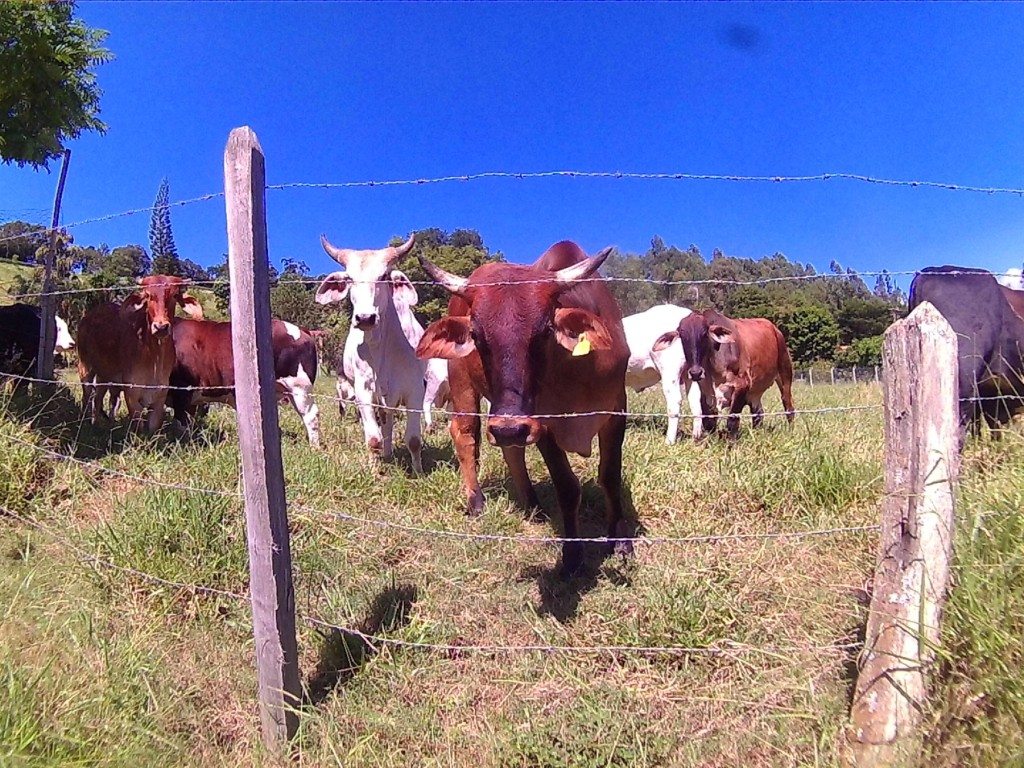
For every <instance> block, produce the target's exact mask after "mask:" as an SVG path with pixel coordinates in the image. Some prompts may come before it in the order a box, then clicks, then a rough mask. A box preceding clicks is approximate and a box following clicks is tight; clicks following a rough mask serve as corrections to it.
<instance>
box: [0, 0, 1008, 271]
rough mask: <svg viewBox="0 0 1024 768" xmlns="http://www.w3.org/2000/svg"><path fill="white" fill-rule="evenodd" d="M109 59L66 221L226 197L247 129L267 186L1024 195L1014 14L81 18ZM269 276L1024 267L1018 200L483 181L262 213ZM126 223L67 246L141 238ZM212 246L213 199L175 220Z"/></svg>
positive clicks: (275, 198) (311, 13)
mask: <svg viewBox="0 0 1024 768" xmlns="http://www.w3.org/2000/svg"><path fill="white" fill-rule="evenodd" d="M78 13H79V15H80V16H82V17H83V18H84V19H85V20H86V21H87V23H89V24H90V25H93V26H98V27H101V28H104V29H107V30H109V31H110V37H109V39H108V41H107V46H108V47H109V48H110V49H111V50H112V51H113V52H114V53H115V54H116V56H117V59H116V61H114V62H113V63H111V64H108V65H105V66H103V67H100V68H99V70H98V76H99V80H100V83H101V85H102V87H103V89H104V91H105V93H104V97H103V102H102V104H103V114H102V117H103V119H104V120H105V121H106V122H107V123H108V124H109V126H110V130H109V132H108V133H107V134H106V135H105V136H95V135H90V136H87V137H84V138H82V139H79V140H78V141H75V142H74V143H73V145H72V149H73V159H72V164H71V170H70V174H69V179H68V186H67V193H66V196H65V209H64V216H63V220H64V221H65V222H72V221H76V220H79V219H83V218H88V217H92V216H97V215H102V214H105V213H109V212H114V211H119V210H123V209H128V208H135V207H141V206H147V205H151V204H152V201H153V198H154V196H155V194H156V189H157V185H158V184H159V181H160V179H161V178H162V177H163V176H167V177H168V179H169V180H170V185H171V198H172V199H175V200H177V199H182V198H190V197H194V196H197V195H201V194H204V193H207V192H212V191H217V190H219V189H221V188H222V185H223V177H222V153H223V149H224V144H225V141H226V139H227V135H228V132H229V131H230V130H231V128H233V127H235V126H238V125H246V124H247V125H250V126H252V127H253V128H254V130H255V131H256V132H257V134H258V135H259V137H260V140H261V142H262V145H263V148H264V151H265V153H266V156H267V176H268V182H269V183H281V182H291V181H348V180H361V179H395V178H412V177H426V176H435V175H447V174H461V173H473V172H479V171H490V170H504V171H541V170H551V169H580V170H613V171H614V170H622V171H682V172H691V173H719V174H794V175H795V174H813V173H821V172H825V171H848V172H855V173H863V174H869V175H875V176H883V177H890V178H899V179H924V180H936V181H952V182H959V183H963V184H976V185H983V186H1010V187H1022V186H1024V107H1022V105H1024V46H1022V45H1021V41H1022V40H1024V6H1022V5H1017V4H1006V5H1001V4H906V5H902V4H901V5H884V4H874V3H865V4H809V3H808V4H764V5H761V4H680V5H675V4H624V3H622V4H620V3H604V4H568V3H557V4H554V3H552V4H548V3H530V4H498V3H481V4H466V3H439V4H434V3H390V4H365V3H333V2H277V3H272V2H257V3H250V2H203V3H184V2H173V3H161V2H82V3H80V5H79V8H78ZM55 182H56V172H52V173H51V174H46V173H44V172H40V173H35V172H33V171H31V170H28V169H18V168H16V167H9V166H5V167H2V168H0V216H2V217H10V216H11V214H12V213H13V214H14V215H18V214H28V216H29V217H30V218H33V219H35V220H38V221H45V220H47V219H48V214H47V213H46V212H45V210H33V209H46V208H48V207H49V205H50V203H51V200H52V195H53V187H54V185H55ZM267 205H268V217H269V233H270V251H271V259H272V260H273V261H275V262H279V261H280V260H281V259H282V258H283V257H292V258H299V259H303V260H305V261H307V263H309V264H310V266H311V267H312V268H313V270H314V271H321V270H326V269H327V268H328V267H329V265H330V262H329V260H328V259H327V257H326V256H325V255H324V254H323V253H322V251H321V250H320V247H319V244H318V235H319V233H320V232H321V231H323V232H326V233H327V234H328V236H329V237H330V238H331V239H332V240H333V241H334V242H335V243H337V244H339V245H343V246H350V247H376V246H379V245H383V244H384V243H386V241H387V240H388V238H390V237H391V236H393V235H396V234H405V233H407V232H408V231H410V230H412V229H418V228H423V227H428V226H438V227H441V228H444V229H448V230H450V229H454V228H456V227H469V228H474V229H477V230H479V231H480V232H481V234H482V235H483V237H484V239H485V241H486V242H487V243H488V245H490V246H491V247H492V248H497V249H501V250H503V251H504V252H505V253H506V255H507V256H508V257H509V258H510V259H512V260H515V261H529V260H532V259H534V258H535V257H536V256H537V255H539V253H540V252H541V251H543V250H544V248H546V247H547V246H548V245H549V244H551V243H552V242H554V241H556V240H559V239H563V238H571V239H575V240H577V241H578V242H580V243H581V244H582V245H583V246H584V247H585V248H586V249H587V250H589V251H594V250H596V249H598V248H600V247H602V246H604V245H608V244H613V245H617V246H619V247H620V248H623V249H625V250H632V251H643V250H645V249H646V248H647V247H648V245H649V243H650V238H651V236H652V235H655V234H658V235H661V237H662V238H663V239H664V240H665V241H666V242H668V243H674V244H678V245H680V246H686V245H689V244H690V243H695V244H697V245H698V246H699V247H700V248H701V250H702V251H703V252H704V253H705V254H706V255H710V253H711V251H712V249H714V248H716V247H717V248H721V249H722V250H724V251H725V252H726V253H729V254H732V255H739V256H752V257H758V256H762V255H765V254H770V253H773V252H775V251H782V252H783V253H785V254H786V255H787V256H788V257H789V258H791V259H794V260H798V261H801V262H810V263H812V264H814V265H815V267H817V268H818V269H827V267H828V263H829V261H830V260H831V259H838V260H839V261H840V262H841V263H843V264H844V265H845V266H851V267H854V268H857V269H861V270H877V269H881V268H888V269H890V270H899V269H915V268H919V267H922V266H925V265H928V264H940V263H947V262H948V263H958V264H964V265H975V266H981V267H986V268H990V269H993V270H1003V269H1005V268H1007V267H1012V266H1019V265H1020V264H1021V261H1022V259H1024V200H1022V199H1020V198H1018V197H1016V196H1000V195H980V194H972V193H958V192H947V191H941V190H928V189H906V188H888V187H879V186H872V185H865V184H859V183H855V182H844V181H829V182H813V183H807V184H800V185H796V184H792V185H780V184H738V183H726V182H710V181H657V182H655V181H652V182H640V181H624V180H598V181H594V180H540V181H510V180H498V181H479V182H471V183H455V184H447V185H436V186H421V187H402V188H377V189H358V190H289V191H270V192H268V199H267ZM148 220H149V217H148V215H147V214H141V215H137V216H133V217H129V218H125V219H118V220H114V221H109V222H104V223H100V224H93V225H88V226H84V227H81V228H77V229H76V230H74V233H75V236H76V239H77V241H78V242H79V243H98V242H106V243H108V244H109V245H110V246H116V245H120V244H122V243H126V242H138V243H142V244H147V226H148ZM172 221H173V225H174V233H175V237H176V240H177V243H178V248H179V251H180V253H181V254H182V255H183V256H187V257H189V258H192V259H194V260H196V261H198V262H200V263H203V264H210V263H213V262H214V261H216V260H218V259H219V258H220V255H221V254H222V253H223V252H224V251H225V250H226V238H225V227H224V213H223V201H222V200H214V201H212V202H206V203H200V204H196V205H192V206H187V207H184V208H175V209H173V211H172Z"/></svg>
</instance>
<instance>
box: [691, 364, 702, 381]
mask: <svg viewBox="0 0 1024 768" xmlns="http://www.w3.org/2000/svg"><path fill="white" fill-rule="evenodd" d="M690 378H691V379H693V380H694V381H700V380H701V379H703V378H704V369H703V368H701V367H700V366H699V365H695V366H693V368H691V369H690Z"/></svg>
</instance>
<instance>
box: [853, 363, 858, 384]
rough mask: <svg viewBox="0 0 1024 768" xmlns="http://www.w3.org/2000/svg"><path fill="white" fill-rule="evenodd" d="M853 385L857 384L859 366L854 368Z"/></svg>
mask: <svg viewBox="0 0 1024 768" xmlns="http://www.w3.org/2000/svg"><path fill="white" fill-rule="evenodd" d="M853 383H854V384H856V383H857V366H856V365H855V366H853Z"/></svg>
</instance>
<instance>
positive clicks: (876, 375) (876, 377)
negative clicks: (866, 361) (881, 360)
mask: <svg viewBox="0 0 1024 768" xmlns="http://www.w3.org/2000/svg"><path fill="white" fill-rule="evenodd" d="M877 383H878V366H877V365H876V366H875V384H877Z"/></svg>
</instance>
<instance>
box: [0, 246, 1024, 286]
mask: <svg viewBox="0 0 1024 768" xmlns="http://www.w3.org/2000/svg"><path fill="white" fill-rule="evenodd" d="M0 242H3V241H2V240H0ZM27 266H31V265H27ZM512 266H526V265H515V264H513V265H512ZM984 273H985V274H989V275H991V276H992V277H995V278H1000V277H1013V278H1016V277H1019V275H1018V274H1017V273H1016V272H1014V271H1012V270H1006V271H1004V272H992V271H989V270H984ZM920 274H928V275H930V276H934V277H958V276H961V275H977V274H979V273H978V272H974V271H969V270H956V269H954V270H948V271H944V272H924V269H908V270H893V271H890V270H884V269H883V270H865V271H862V272H856V273H854V274H845V273H835V272H819V273H815V274H812V275H781V276H775V277H760V278H751V279H749V280H731V279H726V278H721V279H719V278H700V279H692V280H690V279H687V280H663V279H660V278H653V277H626V276H618V275H599V276H597V277H588V278H583V279H581V280H577V281H575V282H577V283H581V284H582V283H643V284H647V285H658V286H664V287H674V286H701V285H723V286H731V287H744V286H764V285H767V284H770V283H788V282H800V281H806V280H852V279H854V278H857V279H860V278H863V277H886V276H888V277H909V276H912V275H913V276H916V275H920ZM324 279H325V278H321V277H299V278H294V279H292V278H289V279H287V280H282V279H280V278H279V280H278V282H279V283H280V282H287V283H295V284H298V285H307V286H313V285H320V284H321V283H322V282H323V280H324ZM353 282H354V283H357V284H359V285H391V280H390V279H381V280H353ZM408 282H409V284H410V285H419V286H436V285H438V283H437V282H436V281H434V280H409V281H408ZM552 282H555V278H554V277H553V276H552V277H543V278H534V279H530V280H495V281H488V282H479V283H473V286H472V287H475V288H500V287H509V286H515V285H546V284H550V283H552ZM227 284H228V283H227V281H226V280H223V279H220V280H188V281H187V287H195V288H214V287H218V286H225V285H227ZM136 288H137V284H131V285H107V286H95V287H91V288H63V289H60V290H54V291H39V292H26V293H16V294H8V298H10V299H32V298H41V297H43V296H72V295H78V294H84V293H103V292H116V291H133V290H135V289H136Z"/></svg>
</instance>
